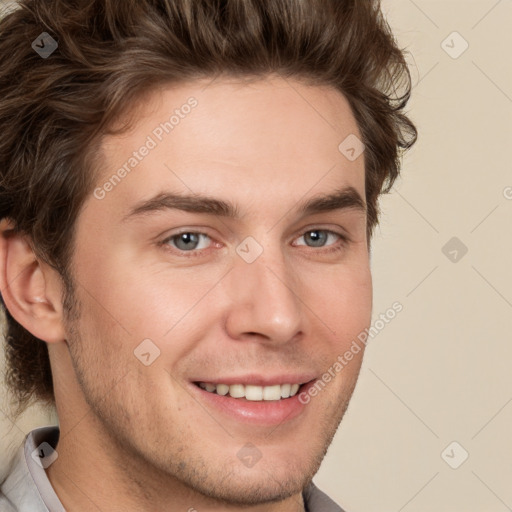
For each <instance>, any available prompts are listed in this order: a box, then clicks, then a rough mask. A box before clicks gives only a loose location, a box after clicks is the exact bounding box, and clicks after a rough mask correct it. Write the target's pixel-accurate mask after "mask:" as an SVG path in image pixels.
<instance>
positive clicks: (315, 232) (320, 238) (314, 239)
mask: <svg viewBox="0 0 512 512" xmlns="http://www.w3.org/2000/svg"><path fill="white" fill-rule="evenodd" d="M332 236H334V237H338V238H339V239H340V241H341V247H340V244H329V245H328V246H331V245H336V247H335V248H334V249H331V250H337V249H341V248H343V247H344V246H345V244H346V243H347V242H348V238H347V237H346V236H345V235H342V234H341V233H336V232H335V231H331V230H328V229H310V230H309V231H306V232H305V233H304V235H302V236H301V237H300V238H304V240H305V241H306V244H307V243H308V242H310V243H311V244H312V245H309V247H313V248H314V247H325V242H326V241H327V240H328V239H329V237H332ZM306 244H298V245H306ZM327 252H330V251H327Z"/></svg>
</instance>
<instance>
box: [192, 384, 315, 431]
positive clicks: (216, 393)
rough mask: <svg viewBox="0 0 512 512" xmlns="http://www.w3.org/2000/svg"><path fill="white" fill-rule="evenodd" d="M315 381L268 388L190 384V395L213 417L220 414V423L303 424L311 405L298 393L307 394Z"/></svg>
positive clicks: (267, 425) (249, 385)
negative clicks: (223, 421)
mask: <svg viewBox="0 0 512 512" xmlns="http://www.w3.org/2000/svg"><path fill="white" fill-rule="evenodd" d="M316 381H317V379H316V378H314V379H311V380H308V381H307V382H301V383H299V382H293V383H292V382H285V383H283V384H272V385H270V386H258V385H255V384H239V383H236V382H234V383H230V384H228V383H222V382H219V383H214V382H204V381H193V382H190V387H191V388H192V390H193V394H194V396H196V397H197V398H198V399H199V401H201V402H202V403H203V404H204V405H205V406H206V408H207V409H208V410H210V411H211V412H212V413H213V414H214V415H215V416H219V415H220V417H221V420H225V419H228V420H230V421H235V422H236V423H239V424H240V423H242V424H246V425H251V426H263V427H270V426H276V425H279V424H282V423H285V422H286V423H290V422H291V421H292V420H294V419H296V421H299V420H301V419H302V421H303V420H304V415H305V413H306V411H307V410H308V409H311V406H310V405H309V404H310V400H309V399H308V400H304V399H303V395H301V394H302V393H304V392H306V393H307V392H308V390H309V389H310V387H312V386H314V385H315V383H316ZM308 398H309V397H308ZM308 405H309V406H308Z"/></svg>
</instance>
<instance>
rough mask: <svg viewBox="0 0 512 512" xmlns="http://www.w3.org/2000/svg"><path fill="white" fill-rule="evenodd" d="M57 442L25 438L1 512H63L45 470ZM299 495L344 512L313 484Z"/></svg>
mask: <svg viewBox="0 0 512 512" xmlns="http://www.w3.org/2000/svg"><path fill="white" fill-rule="evenodd" d="M58 440H59V427H57V426H50V427H41V428H36V429H34V430H32V431H31V432H30V433H29V434H28V435H27V437H26V438H25V441H24V443H23V444H22V445H21V446H20V447H19V449H18V451H17V452H16V456H15V458H14V460H13V461H12V464H11V469H10V471H9V474H8V475H7V477H6V478H5V480H4V481H3V482H2V484H1V487H0V512H65V509H64V507H63V506H62V503H61V502H60V501H59V498H58V497H57V494H56V493H55V491H54V490H53V487H52V485H51V483H50V481H49V480H48V477H47V476H46V472H45V469H44V468H45V467H47V464H48V465H49V463H51V462H52V457H54V456H55V455H56V454H55V452H54V451H53V449H54V448H55V447H56V446H57V442H58ZM45 461H46V462H45ZM302 495H303V497H304V503H305V505H306V512H343V510H342V509H341V508H340V507H339V506H338V505H336V503H334V501H332V500H331V499H330V498H329V497H328V496H327V495H326V494H324V493H323V492H322V491H321V490H320V489H318V488H317V487H316V485H315V484H314V483H313V482H311V483H310V484H309V485H308V486H307V487H306V488H305V489H304V491H303V493H302Z"/></svg>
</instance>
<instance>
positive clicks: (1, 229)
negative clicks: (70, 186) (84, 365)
mask: <svg viewBox="0 0 512 512" xmlns="http://www.w3.org/2000/svg"><path fill="white" fill-rule="evenodd" d="M52 272H53V273H55V271H54V270H53V269H51V268H50V267H48V266H43V264H42V263H41V262H40V261H39V260H38V258H37V257H36V255H35V254H34V251H33V250H32V248H31V247H30V245H29V243H28V241H27V238H26V236H23V235H21V234H19V233H16V232H15V231H14V230H13V229H12V223H11V222H10V221H8V220H6V219H4V220H2V221H1V222H0V290H1V294H2V298H3V301H4V303H5V306H6V307H7V309H8V310H9V313H10V314H11V315H12V316H13V318H14V319H15V320H16V321H17V322H18V323H19V324H20V325H22V326H23V327H24V328H25V329H26V330H27V331H29V332H30V333H31V334H32V335H34V336H35V337H37V338H39V339H41V340H43V341H46V342H48V343H57V342H60V341H63V340H64V339H65V331H64V328H63V324H62V304H61V302H60V297H61V294H60V290H57V289H55V288H56V287H58V280H57V279H52V276H51V275H50V274H51V273H52Z"/></svg>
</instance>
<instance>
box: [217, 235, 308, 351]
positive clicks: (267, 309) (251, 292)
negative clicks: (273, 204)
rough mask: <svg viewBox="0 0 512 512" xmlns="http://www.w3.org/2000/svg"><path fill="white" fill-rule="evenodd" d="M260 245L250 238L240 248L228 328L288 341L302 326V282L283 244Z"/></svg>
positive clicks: (236, 332)
mask: <svg viewBox="0 0 512 512" xmlns="http://www.w3.org/2000/svg"><path fill="white" fill-rule="evenodd" d="M270 238H271V237H267V238H266V240H268V241H269V240H270ZM258 245H259V248H258V246H257V245H256V243H255V240H254V239H253V240H247V239H246V240H245V241H244V242H242V243H241V244H240V245H239V246H238V248H237V254H236V256H235V258H236V259H235V264H234V269H233V271H232V272H231V277H230V279H231V281H230V289H231V290H232V292H233V295H231V294H230V295H231V302H230V306H229V312H228V321H227V328H228V330H230V335H231V336H232V337H234V338H239V337H241V336H243V335H244V334H247V333H257V334H261V335H262V336H264V337H266V338H268V339H270V340H272V341H274V342H286V341H288V340H290V339H291V338H292V337H294V336H295V335H296V334H297V333H298V332H299V331H300V329H301V313H302V310H301V305H302V303H301V301H300V300H299V298H298V296H297V293H298V291H297V290H296V289H297V285H298V282H297V279H295V278H294V275H293V268H292V267H290V265H289V263H288V262H287V260H286V255H285V254H284V253H283V250H282V247H281V246H280V244H276V243H275V242H273V245H272V246H271V245H270V242H269V243H268V244H266V245H265V247H263V246H262V245H260V244H258Z"/></svg>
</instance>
